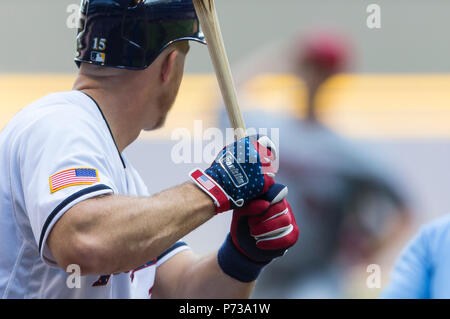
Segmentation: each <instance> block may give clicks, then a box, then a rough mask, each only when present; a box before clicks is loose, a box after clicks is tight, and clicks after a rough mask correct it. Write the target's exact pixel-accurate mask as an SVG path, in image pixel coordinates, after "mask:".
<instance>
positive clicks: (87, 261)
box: [51, 234, 111, 275]
mask: <svg viewBox="0 0 450 319" xmlns="http://www.w3.org/2000/svg"><path fill="white" fill-rule="evenodd" d="M63 241H65V242H66V244H63V245H58V246H56V247H53V249H52V248H51V251H52V254H53V256H54V258H55V259H56V262H57V263H58V265H59V266H60V267H61V268H62V269H64V270H66V269H68V267H69V266H71V265H77V266H78V267H79V269H80V271H81V275H100V274H105V273H110V271H111V270H110V269H108V268H109V267H108V263H107V256H106V254H105V251H104V248H103V247H102V246H101V244H100V243H99V242H98V240H97V239H96V238H95V237H93V236H88V235H84V234H72V235H70V236H65V238H64V239H63Z"/></svg>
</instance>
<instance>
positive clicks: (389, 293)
mask: <svg viewBox="0 0 450 319" xmlns="http://www.w3.org/2000/svg"><path fill="white" fill-rule="evenodd" d="M429 237H430V231H429V228H423V229H422V230H421V231H420V232H419V233H418V234H417V235H416V236H415V237H414V238H413V239H412V240H411V241H410V242H409V243H408V245H407V246H406V248H405V249H404V250H403V252H402V253H401V255H400V257H399V258H398V260H397V261H396V263H395V266H394V269H393V271H392V274H391V278H390V283H389V285H388V287H387V288H386V289H385V290H384V291H383V293H382V294H381V296H380V298H385V299H426V298H430V282H431V260H432V256H430V247H429V242H430V238H429Z"/></svg>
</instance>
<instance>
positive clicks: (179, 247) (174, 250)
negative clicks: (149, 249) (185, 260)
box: [156, 241, 191, 267]
mask: <svg viewBox="0 0 450 319" xmlns="http://www.w3.org/2000/svg"><path fill="white" fill-rule="evenodd" d="M189 249H191V248H190V247H189V246H188V245H187V244H186V243H185V242H183V241H178V242H176V243H175V244H174V245H173V246H172V247H170V248H169V249H168V250H166V251H165V252H164V253H162V254H161V255H160V256H158V258H157V262H156V266H157V267H159V266H161V265H162V264H164V263H165V262H166V261H168V260H169V259H170V258H172V257H173V256H175V255H176V254H178V253H179V252H182V251H184V250H189Z"/></svg>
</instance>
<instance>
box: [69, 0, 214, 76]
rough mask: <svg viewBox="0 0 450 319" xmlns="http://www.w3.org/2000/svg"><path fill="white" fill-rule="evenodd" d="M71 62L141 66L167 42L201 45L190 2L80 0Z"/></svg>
mask: <svg viewBox="0 0 450 319" xmlns="http://www.w3.org/2000/svg"><path fill="white" fill-rule="evenodd" d="M80 10H81V13H80V21H79V26H78V36H77V56H76V58H75V61H76V63H77V65H78V66H79V65H80V63H81V62H85V63H91V64H97V65H102V66H108V67H115V68H122V69H135V70H140V69H145V68H147V67H148V66H150V65H151V64H152V63H153V61H154V60H155V59H156V58H157V57H158V55H159V54H160V53H161V52H162V51H163V50H164V49H165V48H167V47H168V46H169V45H171V44H172V43H174V42H177V41H183V40H193V41H197V42H201V43H203V44H206V41H205V37H204V36H203V33H202V32H201V29H200V23H199V21H198V17H197V14H196V12H195V8H194V5H193V3H192V0H83V1H82V3H81V9H80Z"/></svg>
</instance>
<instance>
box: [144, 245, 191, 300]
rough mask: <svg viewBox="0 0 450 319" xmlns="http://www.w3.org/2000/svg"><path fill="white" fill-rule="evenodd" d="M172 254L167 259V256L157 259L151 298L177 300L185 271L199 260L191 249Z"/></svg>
mask: <svg viewBox="0 0 450 319" xmlns="http://www.w3.org/2000/svg"><path fill="white" fill-rule="evenodd" d="M186 248H187V247H186ZM174 253H175V254H174V255H173V256H171V257H170V258H167V257H169V256H164V257H162V258H158V259H159V261H158V268H157V270H156V278H155V285H154V287H153V292H152V298H155V299H170V298H178V295H179V293H178V292H179V289H180V288H181V287H180V283H181V282H182V280H181V279H182V277H183V276H184V274H185V272H186V270H187V269H189V267H190V266H191V265H193V264H194V263H195V262H196V261H197V260H199V258H200V257H199V256H197V255H196V254H195V253H194V252H193V251H192V250H191V249H181V250H180V251H178V252H175V251H174Z"/></svg>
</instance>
